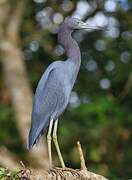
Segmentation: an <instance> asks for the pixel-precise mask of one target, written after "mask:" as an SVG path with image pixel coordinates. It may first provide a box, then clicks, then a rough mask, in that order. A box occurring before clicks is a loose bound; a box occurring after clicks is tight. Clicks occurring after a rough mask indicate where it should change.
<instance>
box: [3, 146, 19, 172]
mask: <svg viewBox="0 0 132 180" xmlns="http://www.w3.org/2000/svg"><path fill="white" fill-rule="evenodd" d="M17 161H18V158H17V157H16V156H15V155H14V154H13V153H11V152H9V151H8V149H6V148H5V147H1V148H0V165H1V166H2V167H5V168H9V169H10V170H14V169H18V167H19V164H18V163H17Z"/></svg>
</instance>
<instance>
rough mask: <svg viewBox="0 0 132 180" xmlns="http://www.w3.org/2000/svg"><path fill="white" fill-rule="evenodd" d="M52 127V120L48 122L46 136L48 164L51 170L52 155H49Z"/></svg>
mask: <svg viewBox="0 0 132 180" xmlns="http://www.w3.org/2000/svg"><path fill="white" fill-rule="evenodd" d="M52 126H53V119H51V120H50V124H49V130H48V134H47V143H48V154H49V163H50V168H52V154H51V141H52V137H51V132H52Z"/></svg>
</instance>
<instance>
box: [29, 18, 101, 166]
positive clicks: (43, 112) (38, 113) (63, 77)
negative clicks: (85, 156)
mask: <svg viewBox="0 0 132 180" xmlns="http://www.w3.org/2000/svg"><path fill="white" fill-rule="evenodd" d="M85 28H89V29H91V28H92V29H99V28H97V27H91V26H90V25H88V24H86V23H83V22H82V21H81V20H79V19H76V18H71V17H70V18H66V19H65V20H64V22H63V23H62V24H61V25H60V28H59V32H58V41H59V43H60V44H61V45H62V46H63V47H64V49H65V51H66V55H67V57H68V59H67V60H65V61H56V62H53V63H52V64H50V65H49V67H48V68H47V69H46V71H45V72H44V74H43V75H42V78H41V79H40V81H39V83H38V87H37V89H36V93H35V98H34V104H33V109H32V124H31V129H30V133H29V142H28V148H29V149H31V148H32V146H33V145H34V144H36V141H37V140H38V139H39V137H40V136H41V135H42V134H43V133H45V131H46V129H47V127H48V126H49V132H48V136H47V139H48V148H49V159H50V165H51V164H52V159H51V132H52V126H53V124H54V129H53V140H54V143H55V146H56V149H57V153H58V155H59V159H60V161H61V165H62V167H63V168H64V167H65V165H64V162H63V159H62V156H61V153H60V150H59V147H58V142H57V136H56V131H57V122H58V117H59V116H60V115H61V114H62V113H63V112H64V110H65V109H66V107H67V104H68V101H69V97H70V94H71V91H72V88H73V85H74V83H75V80H76V78H77V74H78V71H79V68H80V63H81V55H80V49H79V47H78V44H77V42H76V41H75V40H74V39H73V38H72V36H71V34H72V32H73V30H75V29H85Z"/></svg>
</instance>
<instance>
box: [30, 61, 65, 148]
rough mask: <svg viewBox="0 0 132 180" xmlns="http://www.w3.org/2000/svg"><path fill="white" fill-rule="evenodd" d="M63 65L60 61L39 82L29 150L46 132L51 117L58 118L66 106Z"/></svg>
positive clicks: (33, 111)
mask: <svg viewBox="0 0 132 180" xmlns="http://www.w3.org/2000/svg"><path fill="white" fill-rule="evenodd" d="M62 64H63V62H61V61H60V62H55V63H53V64H52V65H50V67H49V68H48V70H46V72H45V73H44V74H43V76H42V78H41V79H40V81H39V84H38V87H37V89H36V93H35V98H34V104H33V110H32V124H31V129H30V133H29V143H28V148H29V149H30V148H31V147H32V146H33V145H34V144H35V143H36V140H37V139H38V137H39V136H40V135H41V134H42V133H43V132H44V131H45V130H46V128H47V126H48V124H49V121H50V118H51V116H54V117H56V116H57V115H58V114H57V113H58V111H57V112H56V110H57V109H58V108H62V106H63V105H64V104H65V93H64V86H63V85H64V84H63V74H62V75H61V76H60V75H59V74H58V73H59V70H60V69H61V68H62Z"/></svg>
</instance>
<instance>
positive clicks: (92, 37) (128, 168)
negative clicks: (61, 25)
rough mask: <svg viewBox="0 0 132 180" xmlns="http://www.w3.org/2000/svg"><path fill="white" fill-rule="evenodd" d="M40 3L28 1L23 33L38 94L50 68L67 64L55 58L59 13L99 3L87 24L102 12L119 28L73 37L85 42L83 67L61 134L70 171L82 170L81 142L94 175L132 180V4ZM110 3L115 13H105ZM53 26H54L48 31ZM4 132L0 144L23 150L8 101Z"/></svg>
mask: <svg viewBox="0 0 132 180" xmlns="http://www.w3.org/2000/svg"><path fill="white" fill-rule="evenodd" d="M12 2H14V1H12ZM36 2H37V0H36V1H28V8H27V9H26V10H25V15H24V18H23V22H22V26H21V32H20V35H21V44H22V50H23V53H24V55H25V60H26V61H25V63H26V65H27V70H28V75H29V79H30V82H31V85H32V87H33V91H34V92H35V89H36V86H37V83H38V80H39V79H40V77H41V75H42V73H43V71H44V70H45V69H46V67H47V66H48V65H49V64H50V63H51V62H52V61H54V60H56V59H65V55H61V57H60V55H59V53H58V54H56V53H55V49H56V47H57V35H56V33H54V32H55V28H56V27H58V24H55V22H54V19H55V14H56V13H60V14H61V15H62V17H65V16H67V15H70V14H72V13H73V12H75V10H76V6H77V4H78V3H79V2H83V3H86V2H88V3H89V5H90V6H91V7H93V4H95V9H93V12H91V13H86V15H85V16H84V19H87V18H90V17H93V16H95V15H96V14H98V12H100V13H103V14H104V16H105V17H107V18H108V19H109V26H108V27H109V30H111V29H113V28H115V29H114V30H113V34H109V35H108V34H107V33H106V32H98V33H97V32H89V33H86V34H82V32H80V31H79V32H75V33H74V35H75V37H79V36H81V37H82V39H81V40H79V39H78V38H77V39H78V41H80V48H81V52H82V66H81V69H80V72H79V76H78V79H77V82H76V84H75V87H74V90H73V91H74V93H73V97H71V99H72V98H73V101H72V100H71V101H70V104H69V106H68V108H67V110H66V112H65V113H64V115H63V116H62V117H61V118H60V119H63V120H62V121H60V126H59V133H58V135H59V140H60V144H61V148H62V153H63V155H64V159H65V161H66V165H67V166H70V167H77V168H79V164H80V163H79V159H78V154H77V150H76V142H77V141H78V140H80V141H81V144H82V146H83V149H84V154H85V159H86V163H87V167H88V168H89V169H90V170H93V171H95V172H97V173H100V174H103V175H105V176H107V177H109V178H110V179H130V178H132V112H131V111H132V108H131V107H132V93H131V92H132V20H131V18H132V3H131V1H127V0H124V1H123V0H118V1H116V0H107V1H101V0H100V1H96V0H93V1H68V0H67V1H62V0H60V1H57V3H55V1H41V3H36ZM38 2H39V1H38ZM64 2H65V3H67V4H68V3H69V6H67V7H69V10H67V11H64V9H62V8H61V7H62V5H63V7H64ZM108 2H110V3H114V5H115V6H116V8H115V9H113V11H110V10H109V9H107V8H108V7H107V6H106V5H107V3H108ZM70 4H71V6H72V8H71V9H70ZM112 7H113V6H111V8H112ZM80 11H81V9H80ZM40 12H41V13H40ZM44 13H47V14H46V15H44ZM60 14H59V15H60ZM110 18H111V19H110ZM108 19H107V20H108ZM99 20H100V21H101V19H99ZM50 23H51V26H47V24H50ZM110 23H111V24H110ZM112 23H113V24H112ZM46 27H47V28H46ZM77 33H79V34H77ZM106 34H107V35H106ZM0 127H2V128H1V130H0V145H6V146H7V147H8V148H10V149H15V150H16V149H17V151H21V149H20V146H19V144H20V142H19V141H20V140H19V136H18V132H17V128H16V127H15V119H14V116H13V110H12V108H11V107H10V105H9V104H8V103H7V102H3V103H1V105H0ZM55 153H56V152H55V151H54V154H55ZM55 160H56V158H55Z"/></svg>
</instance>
